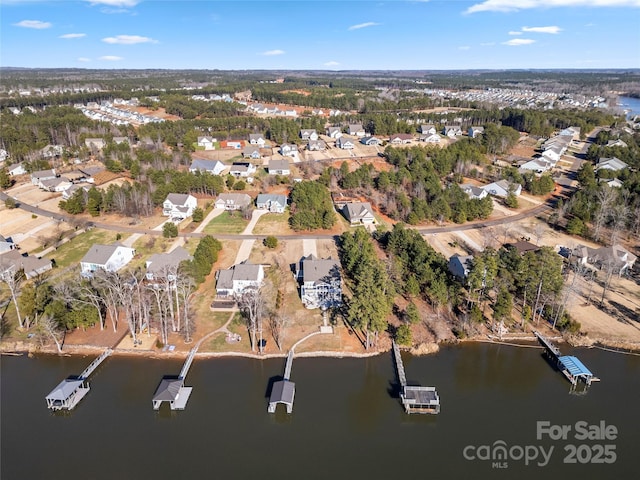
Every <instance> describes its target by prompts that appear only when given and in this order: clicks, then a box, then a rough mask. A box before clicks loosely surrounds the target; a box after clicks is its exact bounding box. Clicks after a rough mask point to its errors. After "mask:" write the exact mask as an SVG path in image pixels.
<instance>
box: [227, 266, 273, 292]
mask: <svg viewBox="0 0 640 480" xmlns="http://www.w3.org/2000/svg"><path fill="white" fill-rule="evenodd" d="M263 280H264V268H263V267H262V265H254V264H251V263H246V262H245V263H239V264H237V265H234V266H233V267H231V268H229V269H227V270H218V272H217V273H216V294H217V295H218V296H221V297H238V296H240V295H242V292H243V291H244V290H245V289H247V288H260V286H261V285H262V281H263Z"/></svg>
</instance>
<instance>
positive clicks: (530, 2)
mask: <svg viewBox="0 0 640 480" xmlns="http://www.w3.org/2000/svg"><path fill="white" fill-rule="evenodd" d="M554 7H636V8H638V7H640V0H518V1H514V0H484V1H483V2H481V3H476V4H475V5H472V6H470V7H469V8H467V9H466V10H465V13H477V12H514V11H517V10H525V9H529V8H554Z"/></svg>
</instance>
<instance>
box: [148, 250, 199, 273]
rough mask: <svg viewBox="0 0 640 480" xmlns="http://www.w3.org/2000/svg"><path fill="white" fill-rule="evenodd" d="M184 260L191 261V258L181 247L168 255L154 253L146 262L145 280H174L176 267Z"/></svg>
mask: <svg viewBox="0 0 640 480" xmlns="http://www.w3.org/2000/svg"><path fill="white" fill-rule="evenodd" d="M185 260H193V257H192V256H191V255H190V254H189V252H187V251H186V250H185V249H184V248H183V247H176V248H174V249H173V250H171V251H170V252H169V253H154V254H153V255H151V256H150V257H149V258H148V259H147V261H146V268H147V273H146V277H147V280H149V281H153V280H160V279H164V278H167V279H168V280H170V281H173V280H175V276H176V271H177V269H178V266H179V265H180V263H182V262H184V261H185Z"/></svg>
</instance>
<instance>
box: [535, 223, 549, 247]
mask: <svg viewBox="0 0 640 480" xmlns="http://www.w3.org/2000/svg"><path fill="white" fill-rule="evenodd" d="M546 233H547V226H546V225H545V224H544V223H536V226H535V227H533V236H534V237H536V245H540V240H542V237H544V235H545V234H546Z"/></svg>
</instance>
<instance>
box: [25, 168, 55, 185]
mask: <svg viewBox="0 0 640 480" xmlns="http://www.w3.org/2000/svg"><path fill="white" fill-rule="evenodd" d="M56 177H57V175H56V171H55V170H53V169H52V170H38V171H37V172H33V173H32V174H31V183H32V184H33V185H37V186H38V187H40V188H43V187H42V181H43V180H52V179H54V178H56Z"/></svg>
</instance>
